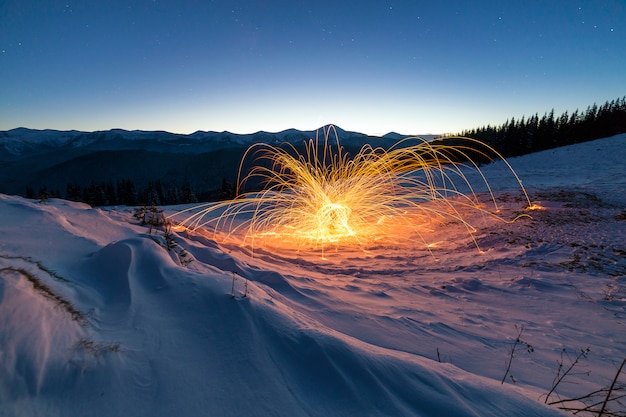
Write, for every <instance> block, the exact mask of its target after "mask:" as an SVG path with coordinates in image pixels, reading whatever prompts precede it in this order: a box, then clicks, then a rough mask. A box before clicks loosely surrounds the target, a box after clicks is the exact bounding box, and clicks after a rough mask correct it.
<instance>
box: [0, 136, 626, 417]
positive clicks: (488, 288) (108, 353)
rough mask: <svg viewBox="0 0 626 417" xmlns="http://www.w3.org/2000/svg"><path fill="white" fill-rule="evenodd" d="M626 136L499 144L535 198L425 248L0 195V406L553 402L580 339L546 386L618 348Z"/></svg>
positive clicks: (623, 309)
mask: <svg viewBox="0 0 626 417" xmlns="http://www.w3.org/2000/svg"><path fill="white" fill-rule="evenodd" d="M625 141H626V135H620V136H616V137H613V138H607V139H603V140H598V141H594V142H588V143H585V144H581V145H576V146H573V147H567V148H561V149H557V150H551V151H546V152H544V153H538V154H534V155H528V156H525V157H520V158H516V159H513V160H511V161H510V162H511V164H512V165H513V167H514V168H515V170H516V171H517V172H518V174H519V176H520V178H521V179H522V181H523V183H524V184H525V185H526V186H527V187H528V191H529V194H530V197H531V199H532V200H533V201H534V202H535V203H537V204H540V205H542V206H543V207H544V210H540V211H535V212H533V213H532V216H533V218H532V219H531V218H522V219H520V220H518V221H516V222H513V223H502V222H494V221H493V220H490V219H483V218H481V217H480V216H478V215H477V214H474V213H468V214H467V216H468V217H470V218H471V219H472V220H473V222H474V224H477V225H479V229H478V230H477V232H476V233H475V234H474V237H475V239H476V241H477V243H478V244H479V246H480V248H481V252H479V251H477V249H476V247H475V246H474V244H473V242H472V239H471V238H470V237H469V236H467V232H466V230H465V229H464V227H462V226H461V225H456V224H448V225H445V226H444V227H442V228H436V229H434V230H433V231H432V232H431V233H432V236H430V237H432V238H433V240H436V241H438V242H439V244H438V245H437V246H436V247H434V248H431V249H430V250H428V249H426V248H421V247H419V246H418V245H415V244H411V243H410V242H400V243H398V244H396V245H392V246H390V245H387V246H378V247H374V246H372V247H370V248H367V250H365V251H364V250H356V249H353V250H339V251H336V252H329V253H327V254H326V257H325V258H326V259H322V258H321V256H320V254H319V253H304V252H293V251H289V250H270V249H258V250H256V251H255V253H254V256H252V254H251V253H250V251H249V250H248V249H247V248H242V247H239V246H236V245H233V244H228V243H217V242H215V241H213V240H212V239H211V238H210V237H206V236H204V235H203V234H201V233H198V234H194V235H183V234H175V240H176V242H177V245H178V246H177V247H176V248H175V249H174V250H171V251H168V250H166V249H165V248H164V246H165V241H164V237H163V231H161V230H152V231H151V230H149V229H148V228H147V227H145V226H141V225H139V224H138V222H137V221H136V219H135V218H134V217H133V216H132V210H131V209H127V208H110V209H107V210H102V209H92V208H90V207H89V206H86V205H83V204H79V203H71V202H66V201H63V200H50V201H47V202H43V203H39V202H36V201H32V200H27V199H23V198H20V197H14V196H6V195H0V235H1V236H2V240H0V416H4V415H10V416H22V415H23V416H32V415H42V416H43V415H45V416H57V415H58V416H79V415H90V414H93V413H94V410H97V414H98V415H102V416H118V415H133V416H143V415H146V416H170V415H189V416H192V415H221V416H229V415H232V416H237V415H253V416H254V415H258V416H266V415H276V416H299V415H303V416H327V415H372V416H374V415H375V416H378V415H389V416H401V415H406V416H441V415H454V416H481V417H482V416H552V415H554V416H557V415H563V414H562V413H561V412H560V411H559V410H558V409H557V408H556V406H552V407H549V406H546V405H544V399H545V396H546V394H547V393H548V392H549V390H550V389H551V387H552V384H553V380H554V378H555V375H556V373H557V365H558V361H559V360H564V362H565V364H566V365H567V364H569V362H568V357H571V358H573V357H575V356H576V355H577V354H578V352H579V351H580V349H585V348H589V349H590V351H589V354H588V355H587V358H586V359H583V360H582V361H581V363H580V364H579V365H577V367H578V368H576V370H577V372H575V373H573V374H572V375H571V376H569V377H568V378H567V380H566V383H564V384H562V385H561V386H559V387H558V388H557V390H556V393H555V394H552V396H551V397H550V400H552V401H553V400H557V399H559V398H572V397H575V396H579V395H584V394H587V393H590V392H592V391H594V390H596V389H598V388H601V387H606V386H608V385H609V384H610V382H611V380H612V378H613V376H614V375H615V371H616V364H617V365H619V363H620V362H621V360H622V359H623V358H624V356H625V355H626V332H625V331H624V330H625V329H624V327H625V326H626V290H625V288H626V256H624V255H626V221H624V220H622V219H621V217H620V214H624V211H625V210H626V193H624V190H626V179H624V177H623V175H621V174H623V172H626V166H625V162H624V158H619V156H620V155H623V149H624V144H625ZM484 172H485V174H486V175H487V176H488V178H489V179H490V183H491V184H492V185H493V188H494V190H495V193H496V197H497V198H498V201H499V202H500V204H501V205H502V207H501V210H502V213H503V216H505V217H507V218H513V217H515V215H516V214H517V213H518V212H520V211H521V207H523V205H524V201H523V198H522V196H521V195H520V193H519V192H518V191H517V190H516V189H515V185H516V181H515V180H513V181H510V180H508V181H505V180H504V177H503V176H502V173H503V172H504V171H503V169H502V166H501V164H500V163H494V164H491V165H489V166H487V167H485V171H484ZM174 212H175V209H174V208H170V209H168V214H169V213H174ZM182 248H184V250H185V251H186V252H187V253H188V254H189V255H188V258H192V259H193V262H191V263H189V264H186V263H185V262H181V260H183V259H184V258H183V257H181V256H180V252H181V249H182ZM233 294H234V297H233V296H232V295H233ZM522 326H523V333H522V334H521V335H520V336H519V338H520V339H521V340H522V341H523V343H521V344H519V345H518V346H517V349H518V350H517V351H516V353H515V356H514V359H513V361H512V363H511V368H510V373H509V374H507V373H506V367H507V361H508V359H509V357H510V350H511V348H512V347H513V346H514V344H515V343H514V342H515V339H516V337H517V336H518V332H519V331H520V329H522ZM531 346H532V349H531V348H530V347H531ZM563 355H565V356H563ZM561 358H564V359H561ZM505 374H506V375H505ZM505 376H506V377H505ZM503 377H505V378H504V379H505V383H504V384H502V383H501V380H502V379H503Z"/></svg>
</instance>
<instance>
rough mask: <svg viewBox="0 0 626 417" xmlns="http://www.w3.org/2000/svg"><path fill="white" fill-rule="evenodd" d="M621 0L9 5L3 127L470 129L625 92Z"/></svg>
mask: <svg viewBox="0 0 626 417" xmlns="http://www.w3.org/2000/svg"><path fill="white" fill-rule="evenodd" d="M624 22H626V1H624V0H609V1H598V0H552V1H549V2H546V1H540V0H527V1H524V2H519V1H502V0H477V1H471V2H468V1H464V0H442V1H432V0H429V1H422V0H407V1H395V0H388V1H386V0H375V1H374V0H358V1H357V0H354V1H347V0H334V1H328V0H314V1H305V0H293V1H287V0H282V1H278V0H256V1H255V0H252V1H238V0H236V1H223V0H214V1H209V0H202V1H200V0H198V1H191V0H136V1H119V0H107V1H106V2H105V1H99V0H82V1H72V0H65V1H56V0H49V1H45V0H39V1H36V0H0V130H9V129H12V128H16V127H28V128H35V129H47V128H50V129H60V130H70V129H76V130H83V131H96V130H108V129H111V128H122V129H129V130H135V129H139V130H166V131H170V132H175V133H192V132H195V131H197V130H203V131H223V130H228V131H230V132H235V133H253V132H257V131H260V130H264V131H269V132H278V131H282V130H285V129H289V128H296V129H301V130H313V129H316V128H318V127H320V126H323V125H325V124H329V123H333V124H335V125H337V126H340V127H341V128H343V129H346V130H352V131H359V132H363V133H368V134H384V133H387V132H391V131H394V132H398V133H402V134H428V133H434V134H440V133H459V132H461V131H462V130H464V129H471V128H474V127H480V126H484V125H487V124H492V125H493V124H501V123H504V122H505V121H506V120H507V119H509V118H511V117H515V118H520V117H521V116H524V115H526V116H528V115H532V114H535V113H539V114H540V115H542V114H543V113H545V112H549V111H550V110H551V109H555V112H556V114H560V113H562V112H563V111H573V110H576V109H580V110H584V109H586V107H587V106H589V105H591V104H593V103H594V102H596V103H598V104H603V103H604V102H605V101H607V100H613V99H616V98H620V97H622V96H624V95H626V70H625V68H626V23H624Z"/></svg>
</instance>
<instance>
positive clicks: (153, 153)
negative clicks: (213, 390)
mask: <svg viewBox="0 0 626 417" xmlns="http://www.w3.org/2000/svg"><path fill="white" fill-rule="evenodd" d="M330 127H331V125H327V126H324V127H321V128H319V129H317V130H314V131H300V130H296V129H288V130H284V131H281V132H277V133H270V132H264V131H260V132H256V133H252V134H236V133H231V132H228V131H224V132H204V131H198V132H195V133H192V134H188V135H185V134H176V133H169V132H164V131H138V130H134V131H128V130H122V129H112V130H107V131H97V132H81V131H76V130H70V131H59V130H49V129H46V130H34V129H27V128H17V129H12V130H7V131H0V193H5V194H18V195H25V193H26V190H27V189H30V190H39V189H41V188H46V189H48V190H58V191H59V193H58V194H61V195H63V193H62V192H61V191H65V189H66V187H67V186H68V184H72V185H75V186H79V187H86V186H89V185H90V184H95V183H108V182H110V183H116V182H119V181H125V180H130V181H132V182H134V183H135V184H136V187H137V189H142V188H144V187H146V186H147V184H148V183H150V182H154V181H158V182H160V183H162V184H165V185H166V186H176V185H179V184H182V183H185V182H186V183H189V184H191V186H192V187H193V188H194V189H195V190H196V191H197V192H199V193H203V192H208V191H210V190H215V189H216V188H219V187H220V185H221V184H222V183H223V181H224V180H226V181H229V182H234V180H235V178H236V175H237V169H238V168H239V162H240V160H241V157H242V155H243V153H244V152H245V150H246V149H247V148H248V147H249V146H250V145H252V144H254V143H267V144H272V145H279V144H281V143H291V144H293V145H294V146H298V145H301V144H302V143H303V142H304V141H306V140H308V139H311V138H315V137H316V136H319V137H320V138H323V136H324V131H328V132H329V135H330V138H331V139H335V132H336V136H337V139H338V140H339V141H340V143H341V145H342V146H344V147H345V148H346V150H348V151H350V150H358V149H359V148H360V147H361V146H363V144H365V143H369V144H371V145H374V146H382V147H385V148H386V147H389V146H391V145H392V144H394V143H395V142H397V141H398V140H399V139H401V138H403V137H406V136H404V135H400V134H398V133H394V132H391V133H388V134H386V135H384V136H380V137H379V136H369V135H366V134H363V133H358V132H350V131H345V130H343V129H341V128H339V127H336V126H332V129H330ZM329 129H330V130H329ZM429 137H433V136H429Z"/></svg>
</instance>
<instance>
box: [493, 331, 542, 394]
mask: <svg viewBox="0 0 626 417" xmlns="http://www.w3.org/2000/svg"><path fill="white" fill-rule="evenodd" d="M515 328H516V329H517V337H516V338H515V342H514V343H513V346H512V347H511V351H510V354H509V361H508V363H507V366H506V372H505V373H504V376H503V377H502V381H500V383H501V384H504V381H505V380H506V377H507V376H510V377H511V380H512V381H513V382H515V379H514V378H513V375H511V364H512V363H513V358H514V357H515V350H516V349H517V346H518V345H520V344H524V345H526V350H527V351H528V353H531V352H533V351H534V348H533V347H532V345H530V344H528V343H526V342H524V341H523V340H522V333H523V332H524V325H523V324H522V325H519V326H518V325H517V324H516V325H515Z"/></svg>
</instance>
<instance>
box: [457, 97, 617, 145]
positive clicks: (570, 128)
mask: <svg viewBox="0 0 626 417" xmlns="http://www.w3.org/2000/svg"><path fill="white" fill-rule="evenodd" d="M625 132H626V96H624V97H622V98H620V99H616V100H612V101H610V102H609V101H607V102H606V103H604V104H603V105H601V106H598V105H597V104H595V103H594V104H593V105H591V106H589V107H587V109H586V110H585V111H584V112H580V111H578V110H576V111H574V112H573V113H571V114H569V113H568V112H567V111H566V112H564V113H563V114H561V115H560V116H555V114H554V109H553V110H552V111H550V112H549V113H545V114H544V115H543V116H542V117H541V118H540V117H539V115H538V114H537V113H535V114H534V115H532V116H530V117H528V118H526V117H522V118H521V119H519V120H516V119H515V118H511V119H510V120H507V121H506V122H505V123H503V124H502V125H500V126H489V125H488V126H484V127H481V128H476V129H471V130H466V131H464V132H462V133H460V134H459V136H465V137H468V138H472V139H477V140H479V141H481V142H484V143H486V144H488V145H490V146H491V147H493V148H494V149H496V150H497V151H498V152H499V153H501V154H502V156H504V157H512V156H519V155H524V154H527V153H531V152H537V151H543V150H546V149H551V148H557V147H559V146H565V145H571V144H574V143H580V142H585V141H590V140H594V139H599V138H604V137H608V136H613V135H616V134H619V133H625Z"/></svg>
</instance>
